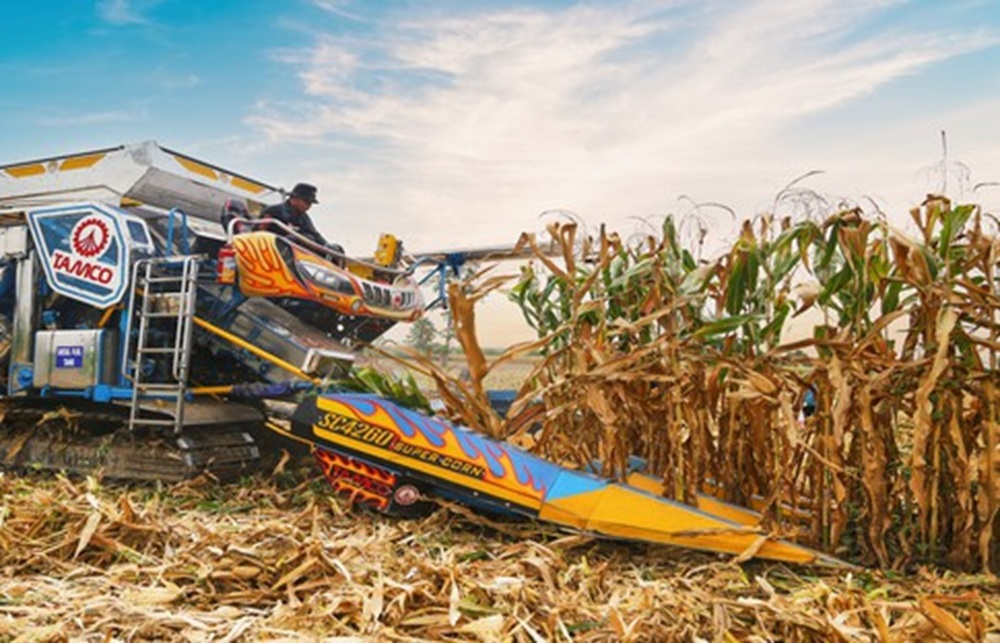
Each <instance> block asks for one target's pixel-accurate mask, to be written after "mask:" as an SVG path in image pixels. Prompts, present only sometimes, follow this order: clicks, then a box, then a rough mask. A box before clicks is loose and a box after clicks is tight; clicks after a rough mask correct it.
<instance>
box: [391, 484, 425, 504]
mask: <svg viewBox="0 0 1000 643" xmlns="http://www.w3.org/2000/svg"><path fill="white" fill-rule="evenodd" d="M395 499H396V502H397V503H398V504H400V505H402V506H404V507H405V506H408V505H412V504H413V503H415V502H416V501H418V500H420V489H417V488H416V487H414V486H413V485H412V484H404V485H403V486H402V487H400V488H399V489H396V493H395Z"/></svg>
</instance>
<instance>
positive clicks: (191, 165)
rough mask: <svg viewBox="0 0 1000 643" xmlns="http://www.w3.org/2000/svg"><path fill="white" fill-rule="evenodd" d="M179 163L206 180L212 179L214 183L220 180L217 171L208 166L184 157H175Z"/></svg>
mask: <svg viewBox="0 0 1000 643" xmlns="http://www.w3.org/2000/svg"><path fill="white" fill-rule="evenodd" d="M174 158H175V159H177V162H178V163H180V164H181V165H183V166H184V168H185V169H187V171H189V172H194V173H195V174H200V175H202V176H204V177H206V178H209V179H212V180H213V181H218V180H219V175H218V174H216V172H215V170H213V169H212V168H210V167H208V166H207V165H202V164H201V163H198V162H197V161H192V160H191V159H186V158H184V157H183V156H177V155H176V154H175V155H174Z"/></svg>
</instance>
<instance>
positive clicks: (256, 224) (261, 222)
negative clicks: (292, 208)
mask: <svg viewBox="0 0 1000 643" xmlns="http://www.w3.org/2000/svg"><path fill="white" fill-rule="evenodd" d="M240 224H246V225H249V226H250V227H251V228H267V227H270V226H277V227H278V228H280V229H281V230H283V231H285V232H287V233H288V235H289V236H291V237H293V238H294V240H289V242H290V243H296V242H299V243H298V244H297V245H300V246H302V247H304V248H305V249H306V250H310V251H312V252H315V253H316V254H320V255H331V256H333V257H339V258H341V259H345V260H347V261H350V262H351V263H352V264H356V265H359V266H364V267H366V268H371V269H372V270H378V271H379V272H386V273H389V274H393V275H396V276H399V277H410V276H412V275H413V272H414V270H415V269H416V268H417V266H419V265H420V262H417V263H415V264H413V265H412V266H410V267H409V268H406V269H399V268H389V267H387V266H380V265H378V264H375V263H368V262H367V261H362V260H361V259H354V258H353V257H349V256H347V255H346V254H344V253H342V252H337V251H335V250H332V249H330V248H329V247H327V246H324V245H323V244H321V243H316V242H315V241H313V240H312V239H310V238H308V237H306V236H304V235H302V234H301V233H300V232H298V231H297V230H295V229H294V228H292V227H290V226H289V225H288V224H287V223H285V222H284V221H281V220H279V219H270V218H268V219H244V218H240V217H235V218H233V219H232V220H231V221H230V222H229V223H228V224H226V240H227V241H229V242H231V241H232V240H233V236H235V235H236V234H242V232H243V231H240V232H236V227H237V226H238V225H240ZM264 231H265V232H266V230H264Z"/></svg>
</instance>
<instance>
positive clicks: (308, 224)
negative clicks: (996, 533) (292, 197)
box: [299, 213, 330, 246]
mask: <svg viewBox="0 0 1000 643" xmlns="http://www.w3.org/2000/svg"><path fill="white" fill-rule="evenodd" d="M299 234H301V235H302V236H303V237H307V238H309V239H312V240H313V241H315V242H316V243H318V244H320V245H323V246H328V245H330V243H329V242H328V241H327V240H326V239H325V238H324V237H323V235H322V234H320V232H319V230H317V229H316V226H315V225H313V222H312V219H310V218H309V215H308V214H305V213H303V214H302V215H301V216H300V217H299Z"/></svg>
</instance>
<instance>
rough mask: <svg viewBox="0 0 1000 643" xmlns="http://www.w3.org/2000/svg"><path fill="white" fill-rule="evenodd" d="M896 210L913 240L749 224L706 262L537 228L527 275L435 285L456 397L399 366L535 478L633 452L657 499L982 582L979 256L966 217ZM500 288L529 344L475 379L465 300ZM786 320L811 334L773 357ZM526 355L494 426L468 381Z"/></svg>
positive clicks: (477, 366) (985, 541) (862, 218)
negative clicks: (714, 499) (458, 376)
mask: <svg viewBox="0 0 1000 643" xmlns="http://www.w3.org/2000/svg"><path fill="white" fill-rule="evenodd" d="M910 214H911V217H912V220H913V223H914V225H915V227H916V230H917V231H918V234H917V235H916V238H911V237H909V236H907V235H906V234H904V233H903V232H902V231H900V230H898V229H895V228H894V227H893V226H891V225H890V224H889V223H888V222H887V221H886V220H885V218H884V217H881V216H876V217H872V216H868V215H867V214H866V213H865V212H863V211H862V210H861V209H860V208H851V209H845V210H843V211H840V212H837V213H836V214H834V215H832V216H829V217H827V218H826V219H825V220H822V221H814V220H809V219H806V220H802V221H798V222H796V221H794V220H793V219H792V218H791V217H781V218H779V217H777V216H774V215H768V216H761V217H758V218H756V219H754V220H748V221H746V222H744V223H743V225H742V227H741V230H740V234H739V237H738V239H737V240H736V241H735V242H734V243H733V245H732V247H731V248H730V249H728V251H726V252H723V253H720V255H719V256H718V257H716V258H714V259H712V260H702V259H696V257H695V256H694V255H693V254H692V252H691V251H690V250H688V249H686V248H684V247H683V245H682V243H681V241H680V234H679V233H678V225H677V223H676V221H675V219H674V218H672V217H667V218H666V219H665V220H664V221H663V224H662V229H661V230H660V231H659V233H658V234H656V235H650V236H648V237H646V238H644V239H642V240H640V241H638V242H636V241H635V240H632V241H631V242H629V243H626V242H624V241H623V240H622V239H621V237H620V236H619V235H617V234H615V233H613V232H610V231H607V230H605V229H603V228H602V229H601V230H600V232H599V233H597V234H594V235H584V234H582V233H581V231H580V230H579V229H578V225H577V224H576V223H555V224H553V225H551V226H550V228H549V233H550V236H551V238H552V240H553V242H554V244H555V246H556V249H555V252H554V253H553V252H550V251H547V250H546V249H545V248H540V247H538V245H537V244H536V241H535V239H534V238H533V237H531V236H523V237H522V240H521V243H522V244H524V245H525V246H528V247H531V248H532V249H533V250H534V254H535V257H536V259H535V260H534V261H533V262H532V263H531V264H529V265H528V266H526V267H524V268H523V269H522V272H521V274H520V275H519V276H510V275H508V276H503V275H499V276H498V275H492V274H491V273H490V270H485V271H483V272H480V273H478V274H476V275H474V276H473V277H472V278H470V279H468V280H467V281H465V282H464V283H454V284H452V285H451V288H450V293H449V294H450V301H451V315H452V322H453V324H454V328H455V332H456V336H457V338H458V340H459V342H460V343H461V345H462V348H463V350H464V351H465V354H466V358H467V360H468V364H469V368H468V370H469V375H470V377H469V378H468V380H467V381H456V380H455V379H454V378H450V377H448V375H447V374H446V373H444V372H443V371H442V370H441V369H440V368H436V367H434V365H433V364H430V363H428V362H427V361H423V362H421V364H420V365H419V366H421V367H422V368H423V369H424V370H425V371H426V372H427V373H428V374H430V375H432V376H433V377H434V378H435V380H436V382H437V386H438V389H439V393H440V395H441V397H442V399H443V400H444V401H445V402H446V404H447V405H448V407H449V408H450V410H451V412H452V414H453V415H454V416H455V417H456V419H458V420H459V421H461V422H463V423H465V424H467V425H470V426H473V427H476V428H478V429H480V430H483V431H486V432H488V433H490V434H491V435H493V436H495V437H502V438H506V439H510V440H512V441H514V442H515V443H519V444H522V445H525V446H529V447H531V448H532V449H534V450H536V451H537V452H540V453H542V454H543V455H545V456H546V457H548V458H550V459H553V460H555V461H558V462H563V463H571V464H575V465H577V466H592V464H593V463H595V462H597V463H599V465H600V466H601V467H602V469H603V473H604V474H605V475H608V476H612V477H619V478H621V477H623V476H624V474H625V473H626V472H627V471H628V470H629V467H630V466H633V465H634V464H635V462H636V460H635V456H638V457H640V458H642V461H644V462H645V464H646V468H647V471H648V472H650V473H653V474H655V475H658V476H660V477H661V478H662V480H663V483H664V487H665V494H666V495H668V496H670V497H672V498H675V499H678V500H690V499H691V498H692V496H693V494H694V493H696V492H699V491H710V492H712V493H715V494H717V495H720V496H722V497H724V498H725V499H727V500H729V501H733V502H736V503H740V504H744V505H748V506H753V507H755V508H758V509H760V510H761V512H762V514H763V516H764V526H765V527H767V528H768V529H770V530H771V532H772V533H775V534H780V535H782V536H784V537H793V538H797V539H799V540H800V541H802V542H805V543H808V544H810V545H812V546H815V547H819V548H821V549H823V550H825V551H827V552H830V553H834V554H836V555H838V556H841V557H843V558H846V559H848V560H850V561H853V562H856V563H859V564H863V565H866V566H878V567H881V568H885V569H905V568H910V567H912V566H913V565H915V564H918V563H933V564H940V565H946V566H949V567H952V568H955V569H965V570H973V569H988V568H989V567H990V565H991V564H994V565H995V564H996V559H997V556H998V543H997V541H998V538H997V537H996V534H997V533H998V530H1000V526H998V505H1000V429H998V426H1000V425H998V419H1000V418H998V414H1000V396H998V393H997V387H998V380H997V376H998V370H997V366H998V363H997V360H998V357H1000V341H998V335H1000V323H998V322H1000V296H998V291H997V284H996V283H995V282H996V280H997V277H998V262H1000V239H998V238H996V237H995V236H993V235H991V234H989V233H988V232H986V230H985V228H984V222H986V221H988V220H989V219H988V217H987V215H984V214H983V213H982V211H981V210H980V208H978V207H976V206H972V205H960V206H953V205H952V203H951V202H950V201H949V200H948V199H947V198H944V197H940V196H930V197H928V198H927V199H926V201H925V202H924V203H923V204H922V205H921V206H920V207H918V208H915V209H913V210H912V212H911V213H910ZM512 281H513V286H512V287H511V288H510V297H511V298H512V299H513V300H514V301H516V303H517V304H518V305H519V306H520V309H521V311H522V312H523V314H524V317H525V319H526V320H527V321H528V323H529V324H530V325H531V326H532V327H533V328H534V329H535V330H536V331H537V334H538V341H536V342H530V343H527V344H522V345H518V346H514V347H512V348H511V349H509V350H508V351H507V352H506V353H504V354H503V355H502V356H501V357H500V358H498V359H497V360H496V361H494V362H493V363H489V362H488V361H487V360H486V358H485V356H484V354H483V351H482V350H481V348H480V346H479V343H478V340H477V337H476V334H475V304H476V302H477V301H479V300H480V299H481V298H482V297H484V296H485V295H486V294H488V293H490V292H492V291H494V290H496V289H498V288H501V287H503V286H505V285H509V284H511V282H512ZM807 311H808V314H807V316H806V317H808V318H810V319H817V320H818V321H816V322H814V323H813V325H812V333H811V338H809V339H806V340H801V341H796V342H786V341H784V340H783V337H784V331H785V329H786V328H787V327H788V325H789V324H790V323H791V322H792V320H793V319H794V318H796V317H797V316H798V315H800V314H802V313H806V312H807ZM804 318H805V317H804ZM804 318H801V319H804ZM527 351H537V352H539V353H540V354H541V358H540V360H539V362H538V365H537V367H536V368H535V369H534V371H533V372H532V373H531V375H530V376H529V377H528V378H527V379H526V381H525V383H524V385H523V386H522V388H521V389H520V391H519V392H518V393H519V395H518V401H517V402H516V403H515V404H514V406H513V407H512V408H511V412H510V413H509V415H508V417H507V418H506V419H501V418H498V417H497V416H496V415H495V414H493V413H492V412H491V411H490V408H489V404H488V399H487V397H486V392H485V391H484V388H483V385H482V382H483V379H484V378H485V376H486V375H487V374H488V373H489V372H490V369H491V368H495V366H496V365H497V364H500V363H503V362H504V361H506V360H508V359H510V358H512V357H513V356H516V355H521V354H523V353H525V352H527ZM807 392H809V393H810V394H812V395H814V396H815V399H816V400H817V404H816V412H815V413H814V414H812V415H810V416H809V417H806V418H804V419H803V417H802V415H801V409H802V406H803V401H804V398H805V397H806V394H807ZM991 561H992V562H991Z"/></svg>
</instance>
